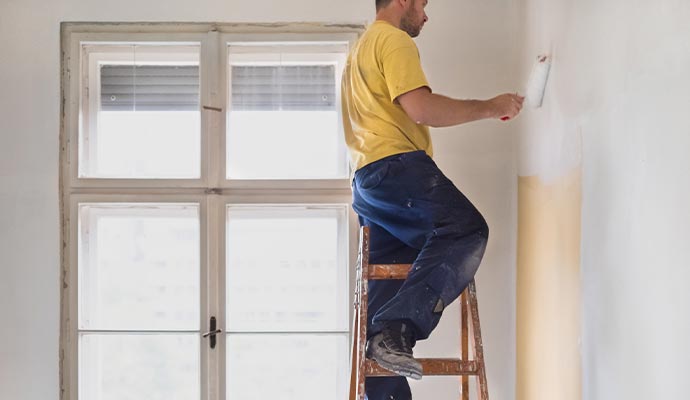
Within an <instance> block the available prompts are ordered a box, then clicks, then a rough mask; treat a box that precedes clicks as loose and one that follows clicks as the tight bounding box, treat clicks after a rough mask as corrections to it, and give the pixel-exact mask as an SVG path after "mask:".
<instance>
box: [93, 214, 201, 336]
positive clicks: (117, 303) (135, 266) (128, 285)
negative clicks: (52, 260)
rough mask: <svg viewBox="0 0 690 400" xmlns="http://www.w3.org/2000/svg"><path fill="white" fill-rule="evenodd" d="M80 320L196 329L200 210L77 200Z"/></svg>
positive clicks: (96, 325) (105, 325) (108, 326)
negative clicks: (92, 202) (79, 202)
mask: <svg viewBox="0 0 690 400" xmlns="http://www.w3.org/2000/svg"><path fill="white" fill-rule="evenodd" d="M79 225H80V227H79V327H80V329H88V330H98V329H105V330H123V329H124V330H198V327H199V307H200V306H199V274H200V270H199V255H200V252H199V251H200V250H199V246H200V244H199V210H198V206H197V205H193V204H167V205H166V204H80V206H79Z"/></svg>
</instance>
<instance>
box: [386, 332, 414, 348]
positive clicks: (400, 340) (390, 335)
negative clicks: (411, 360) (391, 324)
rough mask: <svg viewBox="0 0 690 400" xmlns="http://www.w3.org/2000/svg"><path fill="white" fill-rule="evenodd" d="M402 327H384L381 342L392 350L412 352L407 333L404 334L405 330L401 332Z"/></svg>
mask: <svg viewBox="0 0 690 400" xmlns="http://www.w3.org/2000/svg"><path fill="white" fill-rule="evenodd" d="M403 329H404V328H401V329H400V330H393V329H385V330H384V331H383V344H385V345H386V347H388V348H389V349H391V350H393V351H396V352H400V353H406V354H412V346H411V345H410V341H409V338H408V335H406V333H407V332H403ZM398 335H399V336H398ZM395 336H397V338H396V337H395Z"/></svg>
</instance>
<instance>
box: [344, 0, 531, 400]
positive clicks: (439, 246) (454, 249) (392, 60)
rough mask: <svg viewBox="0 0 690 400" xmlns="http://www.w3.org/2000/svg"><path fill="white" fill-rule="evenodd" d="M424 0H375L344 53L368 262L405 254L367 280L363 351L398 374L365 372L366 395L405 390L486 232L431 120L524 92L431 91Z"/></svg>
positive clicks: (482, 115)
mask: <svg viewBox="0 0 690 400" xmlns="http://www.w3.org/2000/svg"><path fill="white" fill-rule="evenodd" d="M427 3H428V0H376V11H377V13H376V21H375V22H374V23H373V24H372V25H371V26H370V27H369V28H368V29H367V31H366V32H365V33H364V34H363V35H362V37H361V38H360V40H359V41H358V42H357V44H356V45H355V46H354V48H353V49H352V51H351V52H350V55H349V57H348V61H347V66H346V68H345V71H344V73H343V82H342V86H343V87H342V89H343V90H342V96H343V124H344V127H345V139H346V143H347V145H348V149H349V151H350V157H351V162H352V167H353V168H354V170H355V174H354V179H353V182H352V191H353V208H354V210H355V211H356V212H357V214H358V215H359V220H360V223H361V224H362V225H366V226H369V227H370V230H371V242H370V262H372V263H411V264H412V265H413V267H412V270H411V272H410V274H409V276H408V278H407V279H406V280H405V281H390V280H389V281H371V282H370V284H369V304H368V307H369V313H368V314H369V321H368V323H369V324H368V341H367V350H366V351H367V357H369V358H371V359H373V360H375V361H376V362H377V363H379V364H380V365H381V366H382V367H384V368H386V369H388V370H391V371H393V372H395V373H397V374H398V375H401V376H400V377H392V378H368V379H367V381H366V393H367V398H368V399H369V400H391V399H394V400H406V399H410V398H411V394H410V388H409V386H408V384H407V380H406V379H405V377H409V378H413V379H421V377H422V368H421V365H420V363H419V362H418V361H417V360H415V359H414V357H413V355H412V347H413V346H414V344H415V342H416V341H417V340H422V339H426V338H427V337H428V336H429V334H430V333H431V331H432V330H433V329H434V328H435V327H436V325H437V324H438V321H439V319H440V317H441V313H442V312H443V309H444V308H445V307H446V306H447V305H448V304H450V303H451V302H452V301H453V300H455V299H456V298H457V297H458V296H459V295H460V293H461V292H462V291H463V290H464V289H465V287H466V286H467V285H468V283H469V282H470V281H471V280H472V279H473V277H474V274H475V272H476V271H477V268H478V267H479V263H480V261H481V258H482V257H483V254H484V250H485V248H486V243H487V239H488V235H489V228H488V226H487V225H486V222H485V220H484V218H483V217H482V215H481V214H480V213H479V212H478V211H477V209H476V208H475V207H474V206H473V205H472V204H471V203H470V202H469V201H468V200H467V198H465V196H464V195H463V194H462V193H461V192H460V191H459V190H458V189H457V188H456V187H455V186H454V185H453V183H452V182H451V181H450V180H449V179H448V178H446V177H445V176H444V175H443V173H442V172H441V171H440V170H439V169H438V167H437V166H436V164H435V163H434V162H433V161H432V159H431V156H432V145H431V140H430V137H429V128H428V127H429V126H433V127H443V126H453V125H458V124H462V123H466V122H471V121H476V120H481V119H489V118H497V119H498V118H500V119H503V120H508V119H511V118H513V117H515V116H516V115H517V114H518V113H519V112H520V110H521V108H522V101H523V97H520V96H518V95H517V94H507V93H506V94H502V95H499V96H497V97H494V98H492V99H490V100H486V101H480V100H456V99H451V98H448V97H445V96H441V95H438V94H434V93H432V92H431V89H430V87H429V84H428V82H427V80H426V77H425V75H424V72H423V71H422V68H421V63H420V59H419V52H418V50H417V47H416V45H415V43H414V41H413V40H412V38H414V37H416V36H417V35H419V33H420V31H421V29H422V27H423V26H424V23H426V22H427V21H428V17H427V15H426V13H425V7H426V5H427Z"/></svg>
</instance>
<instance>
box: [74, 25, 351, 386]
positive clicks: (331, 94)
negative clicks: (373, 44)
mask: <svg viewBox="0 0 690 400" xmlns="http://www.w3.org/2000/svg"><path fill="white" fill-rule="evenodd" d="M281 29H282V31H279V30H278V28H267V27H265V26H259V25H244V26H242V25H236V24H233V25H230V24H228V25H206V24H175V25H168V24H145V25H140V24H93V25H92V24H79V23H65V24H63V29H62V46H63V59H62V62H63V85H62V87H63V98H64V99H65V102H64V106H63V110H62V111H63V124H62V126H63V128H62V132H61V148H62V151H61V169H62V174H61V175H62V179H61V193H62V204H63V223H62V233H63V234H62V237H63V242H64V244H65V247H64V248H65V251H64V252H63V256H62V260H63V266H64V276H65V280H64V281H65V285H63V302H62V321H63V329H62V339H61V348H62V351H63V353H64V355H65V356H64V357H63V359H62V365H61V371H62V386H63V388H64V389H65V391H64V396H63V399H65V400H76V399H79V400H94V399H95V400H110V399H113V400H115V399H117V400H128V399H141V398H146V399H166V400H168V399H185V400H188V399H200V400H207V399H209V400H221V399H222V400H235V399H236V400H245V399H261V400H264V399H267V398H281V399H300V400H301V399H320V400H321V399H339V398H342V397H344V396H345V393H346V391H347V386H348V384H349V370H348V365H349V363H348V362H349V343H350V332H349V322H348V321H350V312H351V307H350V304H351V300H352V299H351V292H352V290H351V287H352V283H353V280H354V277H353V276H352V275H351V274H350V270H351V269H352V264H353V263H354V261H355V259H356V257H355V252H356V250H355V249H354V246H353V244H354V243H355V241H356V240H355V238H356V232H357V230H356V228H355V227H356V225H357V224H356V218H355V217H354V214H353V213H352V212H351V210H350V205H349V203H350V190H349V182H348V174H349V171H348V168H347V158H346V149H345V145H344V143H343V139H342V136H343V135H342V132H341V129H342V128H341V124H340V118H341V116H340V110H341V107H340V103H339V102H340V93H339V90H340V85H339V82H340V71H341V70H342V68H343V63H344V61H345V57H346V54H347V51H348V48H349V46H350V45H351V44H352V42H353V41H354V40H355V39H356V37H357V34H358V33H359V32H360V31H361V29H362V27H354V28H351V27H334V26H331V27H329V26H322V27H316V26H314V25H298V24H297V25H292V26H285V27H283V28H281ZM216 331H217V332H216ZM214 332H215V333H214ZM267 382H270V384H266V383H267Z"/></svg>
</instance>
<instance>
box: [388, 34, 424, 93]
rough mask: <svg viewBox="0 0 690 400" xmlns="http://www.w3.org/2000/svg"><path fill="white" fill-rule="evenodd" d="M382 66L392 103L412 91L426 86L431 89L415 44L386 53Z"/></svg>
mask: <svg viewBox="0 0 690 400" xmlns="http://www.w3.org/2000/svg"><path fill="white" fill-rule="evenodd" d="M382 65H383V76H384V78H385V80H386V85H387V86H388V92H389V93H390V97H391V98H390V100H391V101H395V99H397V98H398V96H400V95H401V94H405V93H407V92H409V91H411V90H414V89H418V88H420V87H424V86H426V87H428V88H429V82H428V81H427V79H426V76H425V75H424V70H422V64H421V60H420V59H419V51H418V50H417V46H415V45H414V42H411V43H410V44H409V45H404V46H401V47H396V48H395V49H393V50H391V51H389V52H387V53H384V56H383V60H382Z"/></svg>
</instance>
